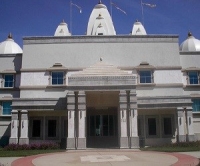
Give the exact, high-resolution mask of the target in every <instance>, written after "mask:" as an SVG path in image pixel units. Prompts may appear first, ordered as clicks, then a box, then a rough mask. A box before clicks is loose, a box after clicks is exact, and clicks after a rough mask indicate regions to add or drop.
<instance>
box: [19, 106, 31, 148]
mask: <svg viewBox="0 0 200 166" xmlns="http://www.w3.org/2000/svg"><path fill="white" fill-rule="evenodd" d="M19 144H20V145H23V144H29V137H28V111H27V110H22V111H21V125H20V138H19Z"/></svg>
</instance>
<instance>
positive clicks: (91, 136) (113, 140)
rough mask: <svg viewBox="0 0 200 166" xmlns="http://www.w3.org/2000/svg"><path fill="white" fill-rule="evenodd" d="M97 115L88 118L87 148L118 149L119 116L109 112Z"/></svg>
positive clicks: (103, 111) (97, 112)
mask: <svg viewBox="0 0 200 166" xmlns="http://www.w3.org/2000/svg"><path fill="white" fill-rule="evenodd" d="M116 112H117V111H116ZM93 113H94V112H93ZM95 113H96V115H88V116H87V117H88V118H87V147H95V148H100V147H102V148H105V147H117V145H118V144H117V142H118V141H117V139H118V138H117V115H113V114H109V111H108V110H107V111H105V110H102V111H95ZM100 113H101V115H100ZM102 113H103V114H102ZM105 113H107V114H105Z"/></svg>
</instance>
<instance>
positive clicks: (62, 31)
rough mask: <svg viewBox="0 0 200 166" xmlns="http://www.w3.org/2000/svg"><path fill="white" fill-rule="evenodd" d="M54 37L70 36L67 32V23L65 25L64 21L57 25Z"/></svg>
mask: <svg viewBox="0 0 200 166" xmlns="http://www.w3.org/2000/svg"><path fill="white" fill-rule="evenodd" d="M54 36H71V34H70V33H69V30H68V26H67V23H65V22H64V20H63V22H61V23H60V24H59V25H58V27H57V29H56V31H55V34H54Z"/></svg>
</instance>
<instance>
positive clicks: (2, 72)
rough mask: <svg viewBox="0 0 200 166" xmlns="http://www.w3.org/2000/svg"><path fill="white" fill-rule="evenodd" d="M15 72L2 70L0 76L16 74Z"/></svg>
mask: <svg viewBox="0 0 200 166" xmlns="http://www.w3.org/2000/svg"><path fill="white" fill-rule="evenodd" d="M16 73H17V72H16V71H15V70H4V71H0V74H16Z"/></svg>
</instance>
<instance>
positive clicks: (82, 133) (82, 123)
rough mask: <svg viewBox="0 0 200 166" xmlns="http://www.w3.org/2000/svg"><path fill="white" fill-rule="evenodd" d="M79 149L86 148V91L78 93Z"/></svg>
mask: <svg viewBox="0 0 200 166" xmlns="http://www.w3.org/2000/svg"><path fill="white" fill-rule="evenodd" d="M77 149H86V97H85V92H84V91H79V93H78V142H77Z"/></svg>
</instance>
